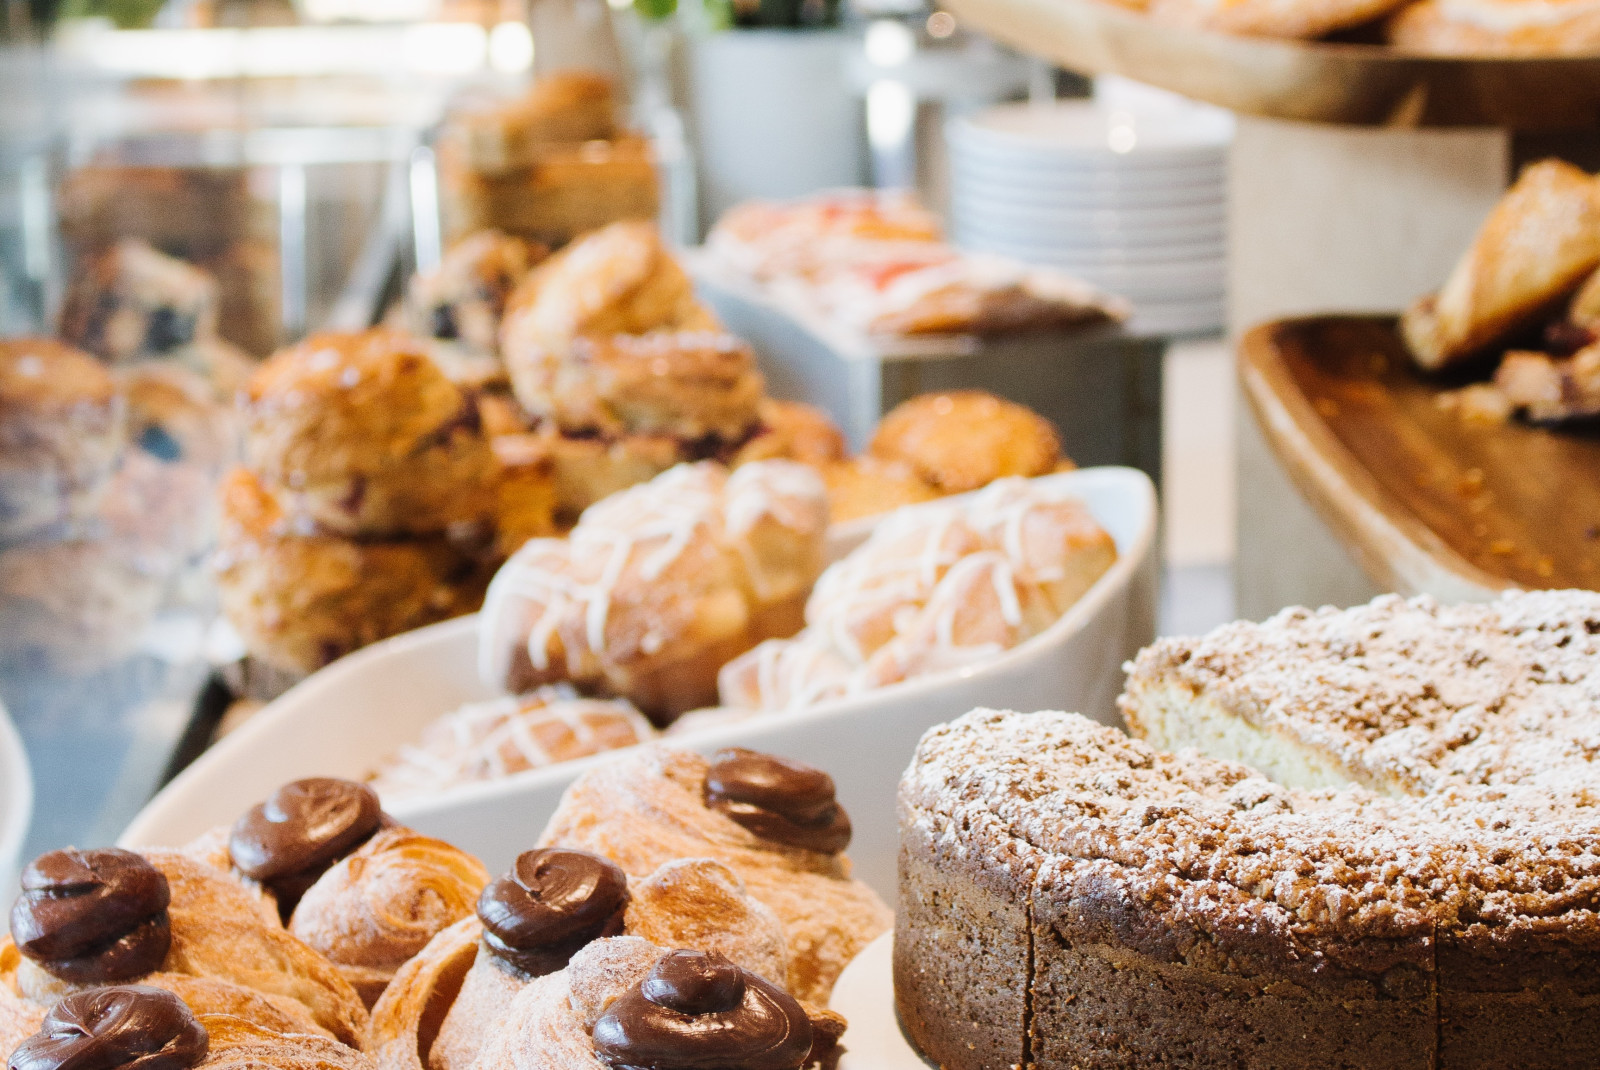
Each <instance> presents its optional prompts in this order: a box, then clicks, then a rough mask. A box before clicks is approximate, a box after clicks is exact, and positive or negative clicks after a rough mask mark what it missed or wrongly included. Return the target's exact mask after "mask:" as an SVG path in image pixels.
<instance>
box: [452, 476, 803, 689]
mask: <svg viewBox="0 0 1600 1070" xmlns="http://www.w3.org/2000/svg"><path fill="white" fill-rule="evenodd" d="M764 518H770V519H771V520H772V521H773V522H774V523H776V524H778V525H780V526H782V527H784V528H786V529H788V531H789V532H790V533H791V537H799V538H801V539H806V540H811V541H814V542H816V543H817V544H819V545H820V541H821V538H822V536H823V534H824V532H825V530H826V525H827V492H826V488H825V487H824V485H823V483H822V480H821V479H820V477H818V476H817V475H816V474H815V473H814V472H812V471H810V470H809V469H806V468H804V466H801V465H797V464H793V463H792V462H787V461H763V462H758V463H755V464H750V465H746V466H744V467H743V468H741V469H740V470H739V471H737V472H735V473H734V474H733V475H732V476H731V477H730V476H728V475H727V474H726V473H725V472H724V471H723V469H722V468H721V467H720V466H718V465H716V464H713V463H711V462H702V463H699V464H681V465H678V466H676V467H674V468H671V469H669V470H668V471H666V472H663V473H662V474H661V475H659V476H657V477H656V478H655V479H653V480H651V481H650V482H648V483H643V484H640V485H638V486H635V487H631V488H629V489H628V490H625V491H622V492H621V493H618V494H615V495H612V496H611V497H609V498H607V499H605V500H604V501H602V502H599V503H598V504H596V505H594V506H592V507H591V508H590V509H588V510H587V511H586V512H585V513H584V514H583V516H582V517H580V518H579V521H578V524H577V526H576V527H575V528H573V530H572V532H571V534H570V535H569V536H568V538H567V539H566V540H558V539H541V540H535V541H534V542H530V543H528V544H527V545H526V546H524V547H523V549H522V550H519V551H518V552H517V553H516V554H515V555H513V556H512V558H511V560H510V561H508V562H506V564H505V565H504V566H503V567H502V568H501V570H500V572H499V573H498V574H496V576H495V578H494V582H493V583H492V584H491V585H490V589H489V596H488V598H487V599H486V600H485V603H484V610H483V616H482V620H481V623H480V625H479V636H480V644H481V646H480V650H479V659H480V669H481V671H482V672H483V675H484V678H485V682H487V683H490V684H492V685H495V686H499V685H502V684H504V682H505V680H506V678H507V673H508V669H509V665H510V659H511V653H512V652H513V650H514V646H515V644H517V643H522V642H525V643H526V644H527V647H528V656H529V659H530V661H531V662H532V664H533V666H534V668H535V669H536V670H538V671H539V672H541V673H545V672H548V671H549V670H550V667H551V665H550V649H551V647H552V645H553V644H555V643H556V642H557V641H558V640H559V641H561V642H562V643H563V644H564V645H566V646H567V650H566V670H567V673H568V674H569V675H570V676H573V677H576V676H579V675H580V674H581V673H582V671H583V667H584V665H585V664H586V663H587V662H588V661H589V660H590V659H592V658H595V657H604V656H605V654H606V647H607V630H608V625H609V623H610V620H611V614H612V610H613V604H614V601H615V592H616V590H617V588H618V586H619V585H620V584H623V583H642V584H660V583H668V582H672V583H678V582H691V581H692V580H693V577H688V578H687V580H686V578H685V577H684V576H682V575H674V574H672V573H673V569H674V566H675V565H677V564H678V563H679V562H680V561H681V560H682V559H683V558H684V555H685V553H686V552H687V551H688V549H689V548H690V547H691V546H693V545H697V544H702V543H705V542H710V543H711V544H713V545H714V546H716V547H717V548H719V549H720V550H722V551H724V552H728V553H732V554H735V555H737V556H738V558H739V560H740V561H741V562H742V563H743V564H744V566H745V572H746V575H747V577H748V580H749V585H750V589H751V590H752V591H753V592H754V593H755V595H756V597H757V598H759V599H766V598H769V597H771V596H772V595H773V594H774V593H776V592H778V591H779V589H780V587H781V585H780V584H779V582H778V579H777V575H776V574H775V573H774V572H773V570H772V568H771V567H770V566H769V565H768V564H767V562H766V561H765V560H764V559H763V557H762V555H761V553H760V552H759V551H758V549H757V548H756V547H755V546H753V545H752V544H751V542H750V538H749V537H750V534H751V532H752V531H753V530H754V528H755V526H756V525H757V524H758V523H760V522H761V521H762V520H763V519H764ZM679 572H680V573H681V572H682V570H679ZM574 626H575V627H576V629H577V630H576V632H573V631H572V628H573V627H574ZM580 639H581V648H580V644H579V640H580ZM665 642H666V639H665V638H664V637H663V636H661V635H660V634H658V633H657V632H656V631H654V630H651V631H649V632H648V634H647V635H646V636H645V638H644V646H646V647H650V648H653V649H655V650H659V649H660V648H661V646H663V645H664V644H665ZM583 648H586V649H583Z"/></svg>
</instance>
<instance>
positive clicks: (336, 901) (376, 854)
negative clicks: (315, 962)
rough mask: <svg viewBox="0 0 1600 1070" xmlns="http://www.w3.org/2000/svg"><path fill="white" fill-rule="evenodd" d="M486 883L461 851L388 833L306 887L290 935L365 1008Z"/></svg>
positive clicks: (465, 913) (467, 908)
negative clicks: (321, 958) (334, 971)
mask: <svg viewBox="0 0 1600 1070" xmlns="http://www.w3.org/2000/svg"><path fill="white" fill-rule="evenodd" d="M488 883H489V873H488V871H487V870H485V869H484V868H483V863H481V862H479V861H478V860H477V859H476V858H474V857H473V856H472V855H469V854H467V853H466V852H465V851H462V850H460V849H458V848H456V847H452V846H451V845H450V844H448V843H445V842H444V841H443V840H436V839H433V838H431V837H428V836H423V835H421V834H419V833H416V832H413V831H411V830H410V829H405V828H387V829H383V830H381V831H379V832H378V833H377V834H375V835H374V836H373V837H372V838H371V839H369V840H368V841H367V842H366V843H364V844H362V845H361V846H360V847H358V848H356V849H355V851H353V852H351V853H350V854H349V855H347V856H345V857H344V858H342V859H340V860H339V861H338V862H335V863H334V864H333V865H332V866H331V867H329V869H328V871H327V872H326V873H324V874H323V875H322V876H321V877H319V878H318V879H317V882H316V883H315V884H313V885H312V886H311V887H310V888H308V889H307V890H306V893H305V895H304V896H302V897H301V899H300V902H299V904H298V905H297V906H296V907H295V908H294V915H293V916H292V917H291V918H290V919H289V931H290V932H291V933H293V934H294V935H295V936H298V937H299V938H300V939H301V940H304V941H305V942H306V943H307V944H309V945H310V946H311V947H313V948H315V949H316V950H318V951H320V952H322V953H323V954H324V955H326V956H327V957H328V959H329V961H331V962H332V963H333V964H334V965H335V966H337V967H338V968H339V972H340V973H342V974H344V976H345V978H346V979H347V980H348V981H349V982H350V983H351V985H352V986H354V988H355V990H356V991H357V992H358V993H360V994H361V998H362V999H363V1000H364V1001H365V1002H366V1004H367V1006H369V1007H370V1006H372V1004H374V1003H376V1002H377V1000H378V997H379V996H380V995H382V994H383V990H384V989H385V988H386V987H388V984H389V982H390V980H392V979H393V977H394V974H395V971H396V970H398V969H399V968H400V967H401V966H403V965H404V964H405V963H406V961H407V960H408V959H410V958H411V957H412V956H413V955H415V954H416V953H417V952H419V951H421V950H422V949H423V947H424V946H426V945H427V943H428V941H429V940H432V939H433V938H434V937H435V936H436V935H438V934H439V933H440V932H442V931H443V930H444V929H446V928H449V927H450V926H451V925H454V924H455V923H456V922H457V921H460V920H461V919H462V918H465V917H469V916H470V915H471V914H472V908H473V904H474V902H476V900H477V897H478V893H479V892H481V891H482V890H483V886H484V885H486V884H488Z"/></svg>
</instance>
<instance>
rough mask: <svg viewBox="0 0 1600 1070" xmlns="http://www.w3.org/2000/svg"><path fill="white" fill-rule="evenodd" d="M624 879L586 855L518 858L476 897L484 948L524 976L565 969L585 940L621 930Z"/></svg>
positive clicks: (554, 852)
mask: <svg viewBox="0 0 1600 1070" xmlns="http://www.w3.org/2000/svg"><path fill="white" fill-rule="evenodd" d="M627 907H628V878H627V876H626V875H625V874H624V873H623V872H622V870H621V869H620V868H619V867H618V866H617V865H616V863H614V862H612V861H610V860H609V859H606V858H602V857H600V856H599V855H595V854H590V853H589V852H587V851H572V850H568V849H566V848H564V847H545V848H541V849H540V850H537V851H527V852H524V853H523V854H521V855H519V856H518V857H517V861H516V864H515V865H513V866H512V867H511V871H510V872H509V873H507V874H506V875H505V876H503V877H500V878H499V879H497V880H494V881H491V882H490V884H489V886H488V887H487V888H485V889H484V890H483V894H482V895H481V896H479V897H478V917H479V919H480V920H482V922H483V942H484V945H485V946H486V947H487V948H488V949H489V951H490V952H491V953H493V955H494V956H495V958H496V959H498V960H500V961H501V962H502V963H505V964H506V965H509V966H511V967H512V968H513V969H515V970H517V971H519V972H521V973H522V974H525V975H526V976H528V977H541V976H543V975H545V974H547V973H554V972H555V971H557V970H559V969H561V968H562V967H564V966H566V964H567V960H569V959H570V958H572V956H573V954H574V953H576V952H577V951H578V950H580V949H581V948H583V947H584V945H586V944H588V943H590V942H591V941H594V940H598V939H600V938H601V937H604V936H616V935H617V934H618V933H620V932H621V931H622V925H623V915H624V913H625V912H626V910H627Z"/></svg>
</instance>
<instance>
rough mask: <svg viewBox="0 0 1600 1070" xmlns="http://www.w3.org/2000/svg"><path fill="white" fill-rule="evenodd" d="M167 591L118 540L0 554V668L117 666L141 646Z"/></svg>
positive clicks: (75, 670)
mask: <svg viewBox="0 0 1600 1070" xmlns="http://www.w3.org/2000/svg"><path fill="white" fill-rule="evenodd" d="M164 583H165V576H164V575H163V574H162V573H161V572H159V571H157V570H156V569H155V568H153V567H152V563H151V562H150V561H149V560H148V559H144V560H142V559H141V554H140V553H139V547H138V546H137V545H133V544H131V543H129V542H126V541H123V540H114V539H108V538H95V539H67V540H64V541H61V542H49V541H39V542H28V543H21V544H18V545H15V546H9V547H6V548H4V549H0V661H5V662H8V663H11V664H28V665H33V666H36V667H37V666H46V667H49V668H51V669H53V670H55V671H57V672H62V673H67V674H74V675H76V674H83V673H89V672H93V671H95V670H96V669H100V668H103V667H105V666H107V665H110V664H112V663H114V662H117V661H120V660H121V659H123V658H125V657H127V656H128V655H129V654H132V653H133V652H134V650H136V649H137V648H138V646H139V643H140V642H141V641H143V639H144V637H145V626H146V625H147V624H149V623H150V620H151V619H152V618H153V617H154V616H155V615H156V612H157V610H159V609H160V608H161V602H162V595H163V589H164Z"/></svg>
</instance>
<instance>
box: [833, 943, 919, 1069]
mask: <svg viewBox="0 0 1600 1070" xmlns="http://www.w3.org/2000/svg"><path fill="white" fill-rule="evenodd" d="M828 1006H829V1007H831V1008H832V1009H834V1010H836V1011H838V1012H839V1013H840V1014H842V1015H844V1016H845V1019H846V1020H847V1021H849V1023H850V1028H849V1029H847V1030H846V1031H845V1034H844V1057H843V1058H841V1059H840V1060H839V1070H927V1068H928V1067H929V1065H931V1064H929V1063H928V1062H927V1061H926V1060H924V1059H923V1058H922V1056H921V1055H919V1054H917V1049H916V1048H914V1047H912V1046H911V1041H909V1040H907V1039H906V1035H905V1033H904V1032H902V1031H901V1029H900V1019H899V1017H898V1016H897V1014H896V1013H895V1008H894V930H892V929H891V930H890V931H889V932H886V933H884V934H883V935H882V936H880V937H878V938H877V939H876V940H874V941H872V943H870V944H868V945H867V946H866V947H864V948H862V949H861V953H860V954H859V955H857V956H856V957H855V958H853V959H851V960H850V965H848V966H846V967H845V968H844V972H843V973H841V974H840V975H839V980H838V981H836V982H835V983H834V986H833V995H832V997H831V998H830V999H829V1000H828Z"/></svg>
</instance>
